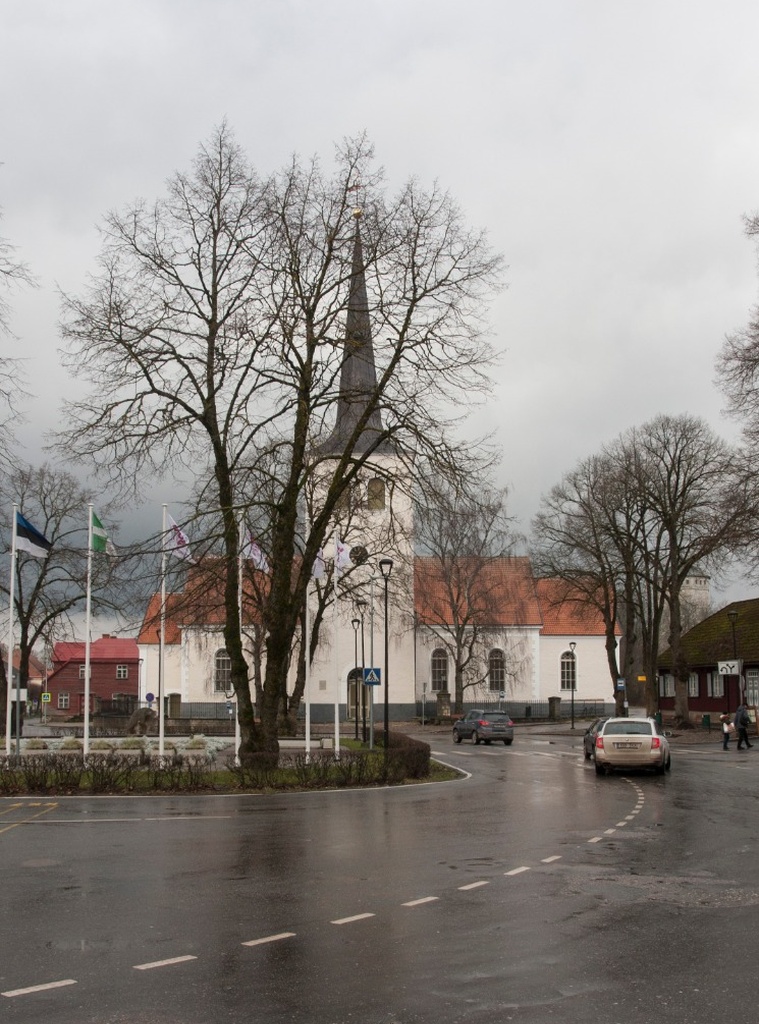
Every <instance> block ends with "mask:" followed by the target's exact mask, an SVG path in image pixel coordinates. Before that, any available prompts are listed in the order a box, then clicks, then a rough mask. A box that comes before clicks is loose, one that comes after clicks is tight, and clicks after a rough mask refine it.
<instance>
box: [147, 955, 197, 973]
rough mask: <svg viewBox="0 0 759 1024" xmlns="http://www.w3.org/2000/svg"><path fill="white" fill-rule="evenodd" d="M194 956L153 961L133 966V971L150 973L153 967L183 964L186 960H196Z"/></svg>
mask: <svg viewBox="0 0 759 1024" xmlns="http://www.w3.org/2000/svg"><path fill="white" fill-rule="evenodd" d="M197 959H198V958H197V957H196V956H172V957H171V958H170V959H169V960H154V961H153V962H152V963H150V964H134V967H133V969H134V970H135V971H152V970H153V968H154V967H171V965H172V964H183V963H186V962H187V961H188V960H197Z"/></svg>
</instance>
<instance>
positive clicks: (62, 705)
mask: <svg viewBox="0 0 759 1024" xmlns="http://www.w3.org/2000/svg"><path fill="white" fill-rule="evenodd" d="M68 709H69V695H68V694H67V693H63V692H61V693H59V694H58V710H59V711H68Z"/></svg>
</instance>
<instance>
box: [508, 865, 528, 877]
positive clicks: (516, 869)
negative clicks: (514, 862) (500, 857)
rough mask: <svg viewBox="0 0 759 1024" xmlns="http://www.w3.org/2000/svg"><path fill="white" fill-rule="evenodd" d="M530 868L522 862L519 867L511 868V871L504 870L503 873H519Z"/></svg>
mask: <svg viewBox="0 0 759 1024" xmlns="http://www.w3.org/2000/svg"><path fill="white" fill-rule="evenodd" d="M529 870H530V869H529V868H528V867H527V865H526V864H523V865H522V867H520V868H512V869H511V871H504V875H521V874H522V872H523V871H529Z"/></svg>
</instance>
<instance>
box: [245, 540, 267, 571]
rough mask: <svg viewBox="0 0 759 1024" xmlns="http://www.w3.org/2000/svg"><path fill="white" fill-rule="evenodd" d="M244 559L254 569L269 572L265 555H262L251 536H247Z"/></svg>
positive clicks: (256, 542)
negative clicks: (251, 564)
mask: <svg viewBox="0 0 759 1024" xmlns="http://www.w3.org/2000/svg"><path fill="white" fill-rule="evenodd" d="M244 557H245V558H246V559H247V560H248V561H249V562H252V563H253V565H254V566H255V567H256V569H260V570H261V571H262V572H268V571H269V562H268V560H267V558H266V555H265V554H264V553H263V551H262V550H261V548H260V547H259V545H258V541H256V540H255V539H254V538H253V537H252V536H251V534H250V533H249V534H248V543H247V545H246V546H245V552H244Z"/></svg>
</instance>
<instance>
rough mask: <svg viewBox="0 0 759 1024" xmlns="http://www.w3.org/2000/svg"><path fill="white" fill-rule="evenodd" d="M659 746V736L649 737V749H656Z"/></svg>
mask: <svg viewBox="0 0 759 1024" xmlns="http://www.w3.org/2000/svg"><path fill="white" fill-rule="evenodd" d="M660 746H661V740H660V739H659V737H658V736H652V737H651V749H652V750H658V749H659V747H660Z"/></svg>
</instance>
